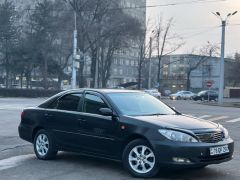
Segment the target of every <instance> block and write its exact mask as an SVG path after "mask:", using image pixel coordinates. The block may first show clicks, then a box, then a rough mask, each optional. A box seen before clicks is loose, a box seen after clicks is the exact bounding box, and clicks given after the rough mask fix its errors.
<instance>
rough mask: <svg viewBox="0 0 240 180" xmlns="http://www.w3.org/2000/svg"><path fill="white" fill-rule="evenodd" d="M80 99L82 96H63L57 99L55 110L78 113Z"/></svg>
mask: <svg viewBox="0 0 240 180" xmlns="http://www.w3.org/2000/svg"><path fill="white" fill-rule="evenodd" d="M81 97H82V94H68V95H65V96H63V97H62V98H61V99H59V101H58V105H57V109H60V110H66V111H78V109H79V102H80V100H81Z"/></svg>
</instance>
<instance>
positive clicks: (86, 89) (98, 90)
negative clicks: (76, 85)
mask: <svg viewBox="0 0 240 180" xmlns="http://www.w3.org/2000/svg"><path fill="white" fill-rule="evenodd" d="M82 91H93V92H99V93H104V94H105V93H106V94H108V93H139V92H142V91H138V90H127V89H92V88H81V89H71V90H67V91H65V92H66V93H67V92H69V93H71V92H73V93H74V92H82Z"/></svg>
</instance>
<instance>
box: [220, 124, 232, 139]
mask: <svg viewBox="0 0 240 180" xmlns="http://www.w3.org/2000/svg"><path fill="white" fill-rule="evenodd" d="M218 125H219V127H220V129H221V130H222V131H223V136H224V139H228V138H230V136H229V133H228V130H227V129H226V128H225V127H223V126H222V125H221V124H218Z"/></svg>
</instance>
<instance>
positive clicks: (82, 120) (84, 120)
mask: <svg viewBox="0 0 240 180" xmlns="http://www.w3.org/2000/svg"><path fill="white" fill-rule="evenodd" d="M77 120H78V121H80V122H86V119H84V118H79V119H77Z"/></svg>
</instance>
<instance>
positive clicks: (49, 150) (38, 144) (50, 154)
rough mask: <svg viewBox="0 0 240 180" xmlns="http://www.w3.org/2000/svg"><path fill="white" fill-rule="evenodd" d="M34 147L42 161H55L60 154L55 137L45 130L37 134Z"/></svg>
mask: <svg viewBox="0 0 240 180" xmlns="http://www.w3.org/2000/svg"><path fill="white" fill-rule="evenodd" d="M33 146H34V152H35V154H36V156H37V158H38V159H40V160H50V159H54V158H55V157H56V155H57V152H58V151H57V149H56V144H55V141H54V138H53V136H52V135H51V133H49V132H48V131H46V130H44V129H41V130H39V131H38V132H37V133H36V135H35V138H34V142H33Z"/></svg>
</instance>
